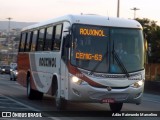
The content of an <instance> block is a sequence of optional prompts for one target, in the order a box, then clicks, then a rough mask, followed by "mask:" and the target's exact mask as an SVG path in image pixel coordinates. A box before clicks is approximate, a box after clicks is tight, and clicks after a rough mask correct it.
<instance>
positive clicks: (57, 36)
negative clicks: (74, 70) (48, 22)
mask: <svg viewBox="0 0 160 120" xmlns="http://www.w3.org/2000/svg"><path fill="white" fill-rule="evenodd" d="M61 36H62V24H59V25H56V28H55V37H54V43H53V50H60V47H61Z"/></svg>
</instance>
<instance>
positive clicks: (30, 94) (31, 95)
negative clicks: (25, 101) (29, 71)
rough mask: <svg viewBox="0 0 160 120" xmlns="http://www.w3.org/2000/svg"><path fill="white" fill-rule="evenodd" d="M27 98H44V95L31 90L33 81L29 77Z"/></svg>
mask: <svg viewBox="0 0 160 120" xmlns="http://www.w3.org/2000/svg"><path fill="white" fill-rule="evenodd" d="M27 97H28V98H29V99H30V100H34V99H36V100H41V99H42V98H43V93H41V92H39V91H36V90H33V89H32V88H31V81H30V77H27Z"/></svg>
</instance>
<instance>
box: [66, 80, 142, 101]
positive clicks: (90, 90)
mask: <svg viewBox="0 0 160 120" xmlns="http://www.w3.org/2000/svg"><path fill="white" fill-rule="evenodd" d="M70 85H71V86H70V90H69V96H68V100H69V101H75V102H93V103H106V102H107V103H110V102H115V103H134V104H140V103H141V98H142V96H143V89H144V84H143V85H142V86H140V87H138V88H134V87H132V86H128V87H126V88H111V90H108V89H107V88H97V87H93V86H90V85H88V84H85V85H79V84H76V83H71V84H70Z"/></svg>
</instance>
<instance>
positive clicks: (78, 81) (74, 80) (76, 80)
mask: <svg viewBox="0 0 160 120" xmlns="http://www.w3.org/2000/svg"><path fill="white" fill-rule="evenodd" d="M71 80H72V82H73V83H76V84H78V85H85V84H87V82H85V81H83V80H81V79H80V78H78V77H77V76H72V77H71Z"/></svg>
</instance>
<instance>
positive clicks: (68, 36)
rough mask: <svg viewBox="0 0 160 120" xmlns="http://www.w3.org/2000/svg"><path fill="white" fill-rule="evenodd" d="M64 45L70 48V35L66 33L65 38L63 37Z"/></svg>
mask: <svg viewBox="0 0 160 120" xmlns="http://www.w3.org/2000/svg"><path fill="white" fill-rule="evenodd" d="M64 45H65V47H66V48H70V47H71V35H69V34H68V35H67V36H66V37H65V38H64Z"/></svg>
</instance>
